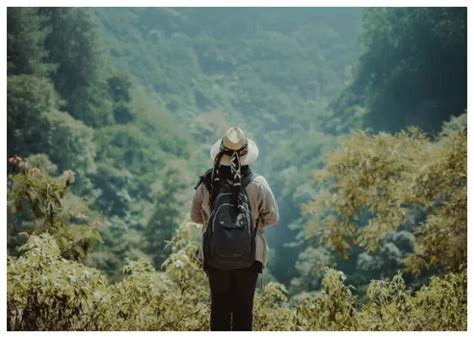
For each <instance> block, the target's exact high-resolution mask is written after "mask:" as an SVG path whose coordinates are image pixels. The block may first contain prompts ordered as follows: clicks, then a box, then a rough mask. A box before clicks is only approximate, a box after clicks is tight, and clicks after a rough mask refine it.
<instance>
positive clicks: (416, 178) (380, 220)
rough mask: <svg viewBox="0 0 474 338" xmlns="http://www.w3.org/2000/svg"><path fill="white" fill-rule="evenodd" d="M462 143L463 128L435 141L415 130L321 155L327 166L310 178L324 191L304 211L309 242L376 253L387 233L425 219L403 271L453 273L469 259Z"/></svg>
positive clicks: (349, 142) (362, 136) (353, 138)
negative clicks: (432, 269)
mask: <svg viewBox="0 0 474 338" xmlns="http://www.w3.org/2000/svg"><path fill="white" fill-rule="evenodd" d="M458 119H459V120H460V121H466V116H465V115H463V116H461V117H459V118H458ZM452 125H459V123H458V124H452ZM466 141H467V139H466V128H462V127H461V128H458V129H452V130H445V131H444V133H443V134H442V135H440V136H439V137H438V138H437V139H436V140H434V141H432V142H431V141H430V140H429V139H428V137H427V136H426V135H425V134H424V133H423V132H422V131H421V130H419V129H417V128H409V129H408V130H406V131H405V130H403V131H401V132H399V133H397V134H396V135H390V134H386V133H383V132H381V133H378V134H376V135H374V136H369V135H367V134H366V133H365V132H364V131H361V130H358V131H356V132H354V133H353V134H351V135H350V136H348V137H347V138H345V139H344V140H343V141H342V142H341V145H340V147H339V148H337V149H336V150H333V151H331V152H328V153H327V154H326V167H325V168H324V169H322V170H319V171H318V172H317V173H316V174H315V179H316V180H317V183H318V184H320V186H321V187H322V189H321V191H320V192H319V193H318V195H317V196H316V197H315V198H314V199H313V200H312V201H310V202H308V203H306V204H304V205H303V210H304V211H305V212H307V213H310V214H311V215H314V216H315V217H313V219H312V220H311V223H310V225H309V227H308V231H307V236H308V238H316V240H317V242H318V243H327V245H328V246H329V247H331V248H332V249H333V250H335V251H337V252H340V253H341V254H342V255H343V256H344V257H348V255H349V251H350V250H351V243H352V241H353V242H354V243H355V244H358V245H361V246H363V247H365V248H366V249H367V250H368V252H373V251H375V250H376V249H377V248H378V245H379V241H380V240H381V239H382V238H383V236H384V235H385V234H386V233H387V232H388V231H393V230H397V229H398V228H399V227H400V225H401V224H402V223H403V222H405V220H406V219H407V218H409V217H413V216H414V215H415V214H416V213H420V212H422V213H424V214H425V216H426V217H425V219H424V220H422V221H421V222H419V223H417V224H416V230H415V235H416V245H415V253H413V254H410V255H409V256H408V257H407V258H406V261H405V263H406V267H407V269H408V270H409V271H411V272H413V273H415V274H419V273H420V272H421V270H423V269H424V268H427V267H430V266H436V267H440V268H450V269H453V270H457V269H458V268H459V266H460V265H461V264H462V263H463V262H465V261H466V258H467V256H466V255H467V253H466V250H467V237H466V234H467V229H466V227H467V222H466V217H467V204H466V197H467V190H466V178H467V170H466V169H467V168H466V164H467V163H466V160H467V147H466ZM367 215H368V216H367Z"/></svg>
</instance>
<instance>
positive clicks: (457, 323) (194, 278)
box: [7, 221, 467, 331]
mask: <svg viewBox="0 0 474 338" xmlns="http://www.w3.org/2000/svg"><path fill="white" fill-rule="evenodd" d="M198 235H199V229H198V227H196V225H195V224H193V223H190V222H188V221H186V222H183V223H182V224H181V226H180V228H179V229H178V230H177V232H176V233H175V236H174V237H173V240H172V241H171V242H170V243H169V245H170V247H171V249H172V253H171V255H170V256H169V258H168V259H167V260H166V261H165V263H164V264H163V266H162V270H160V271H155V268H154V266H153V265H152V264H151V263H150V262H149V261H147V260H142V259H139V260H135V261H133V260H127V262H126V264H125V265H124V267H123V268H122V270H123V272H124V273H127V274H128V275H127V276H126V277H125V278H124V279H123V280H122V281H118V282H115V283H113V284H110V283H108V282H107V279H106V278H105V276H104V275H103V274H102V273H100V272H99V271H98V270H96V269H91V268H88V267H85V266H84V265H82V264H80V263H78V262H74V261H70V260H67V259H64V258H61V256H60V250H59V247H58V246H57V244H56V240H54V238H53V237H52V236H51V235H49V234H47V233H43V234H40V235H39V236H37V235H33V236H31V237H30V238H29V240H28V243H27V244H26V245H25V246H23V247H22V250H21V251H22V253H23V254H22V256H20V257H8V312H7V313H8V318H7V320H8V328H9V330H160V331H164V330H173V331H180V330H208V329H209V326H208V318H209V307H210V304H209V293H208V286H207V281H206V276H205V273H204V271H203V270H202V269H201V267H200V265H199V263H198V260H197V257H196V256H195V255H194V253H195V250H196V248H197V245H198V242H197V241H196V238H197V237H198ZM466 278H467V274H466V270H465V269H463V270H461V271H460V272H458V273H449V274H447V275H445V276H442V277H434V278H433V279H432V280H431V282H430V284H429V285H426V286H423V287H422V288H421V289H420V290H419V291H417V292H416V293H414V294H413V293H412V292H411V290H408V289H407V288H406V287H405V284H404V281H403V278H402V276H401V274H400V273H398V274H397V275H395V276H394V277H393V278H392V279H391V280H390V281H373V282H372V283H371V285H370V287H369V289H368V299H369V300H370V301H369V302H368V303H367V304H362V305H361V304H358V301H357V299H356V297H354V296H353V295H352V293H351V289H352V286H346V285H345V284H344V281H345V276H344V274H343V273H342V272H340V271H336V270H334V269H326V270H325V272H324V278H323V281H322V290H321V292H319V293H318V294H316V295H306V296H304V295H302V296H300V297H299V299H295V300H292V301H288V298H287V292H286V289H285V287H284V286H283V285H281V284H278V283H275V282H270V283H267V284H266V285H265V287H264V289H263V290H257V291H256V295H255V303H254V313H255V321H254V329H255V330H268V331H276V330H280V331H282V330H285V331H286V330H311V331H315V330H466V327H467V279H466Z"/></svg>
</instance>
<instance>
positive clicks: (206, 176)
mask: <svg viewBox="0 0 474 338" xmlns="http://www.w3.org/2000/svg"><path fill="white" fill-rule="evenodd" d="M211 173H212V168H211V169H207V170H206V172H205V173H204V174H202V175H200V176H199V180H198V182H197V183H196V186H195V187H194V190H196V189H197V188H198V187H199V185H200V184H201V183H203V182H204V184H205V185H206V187H207V188H208V189H209V184H210V178H211Z"/></svg>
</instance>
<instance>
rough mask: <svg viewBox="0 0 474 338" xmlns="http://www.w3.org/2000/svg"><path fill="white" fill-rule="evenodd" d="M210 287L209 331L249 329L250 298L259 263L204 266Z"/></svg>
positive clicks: (254, 285) (250, 321) (252, 293)
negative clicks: (226, 267)
mask: <svg viewBox="0 0 474 338" xmlns="http://www.w3.org/2000/svg"><path fill="white" fill-rule="evenodd" d="M206 271H207V276H208V278H209V286H210V290H211V323H210V324H211V331H230V330H232V331H252V320H253V313H252V312H253V297H254V293H255V287H256V284H257V277H258V274H259V272H261V271H262V263H260V262H259V261H255V263H254V264H253V265H252V266H250V267H249V268H245V269H234V270H219V269H215V268H213V267H208V266H206Z"/></svg>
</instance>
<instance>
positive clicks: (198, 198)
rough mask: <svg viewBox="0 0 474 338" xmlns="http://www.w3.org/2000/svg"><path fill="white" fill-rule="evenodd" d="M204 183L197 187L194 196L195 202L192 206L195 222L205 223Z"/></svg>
mask: <svg viewBox="0 0 474 338" xmlns="http://www.w3.org/2000/svg"><path fill="white" fill-rule="evenodd" d="M203 186H204V185H203V184H200V185H199V187H197V189H196V191H195V193H194V197H193V203H192V206H191V213H190V215H191V221H193V222H194V223H199V224H202V223H203V219H202V213H201V210H202V189H203Z"/></svg>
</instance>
